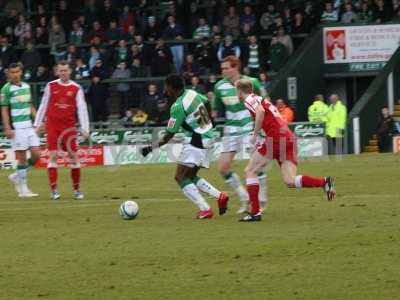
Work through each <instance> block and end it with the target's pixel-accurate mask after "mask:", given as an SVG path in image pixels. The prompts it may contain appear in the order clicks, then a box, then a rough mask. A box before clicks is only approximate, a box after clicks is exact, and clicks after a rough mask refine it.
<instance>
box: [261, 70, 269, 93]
mask: <svg viewBox="0 0 400 300" xmlns="http://www.w3.org/2000/svg"><path fill="white" fill-rule="evenodd" d="M259 80H260V83H261V87H262V88H264V90H265V91H266V92H267V94H268V92H269V89H270V86H271V80H269V76H268V74H267V72H261V73H260V75H259Z"/></svg>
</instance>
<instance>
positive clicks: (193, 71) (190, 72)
mask: <svg viewBox="0 0 400 300" xmlns="http://www.w3.org/2000/svg"><path fill="white" fill-rule="evenodd" d="M199 74H200V67H199V65H198V64H197V63H196V62H195V61H194V57H193V54H191V53H189V54H187V55H186V59H185V63H184V64H183V67H182V75H183V77H184V78H185V81H186V82H188V81H189V80H190V78H191V77H193V76H196V75H199Z"/></svg>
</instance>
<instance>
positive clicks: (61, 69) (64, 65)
mask: <svg viewBox="0 0 400 300" xmlns="http://www.w3.org/2000/svg"><path fill="white" fill-rule="evenodd" d="M71 72H72V71H71V67H70V65H69V63H68V62H67V61H65V60H62V61H59V62H58V63H57V76H58V77H59V78H60V79H61V81H68V80H69V79H70V78H71Z"/></svg>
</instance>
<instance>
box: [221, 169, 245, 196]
mask: <svg viewBox="0 0 400 300" xmlns="http://www.w3.org/2000/svg"><path fill="white" fill-rule="evenodd" d="M225 182H226V183H227V184H229V185H230V186H231V187H232V189H233V190H234V191H235V192H236V194H238V196H239V198H240V201H243V202H248V201H249V194H248V193H247V191H246V189H245V188H244V187H243V185H242V183H241V182H240V178H239V175H238V174H236V173H232V174H231V176H230V177H229V178H227V179H226V180H225Z"/></svg>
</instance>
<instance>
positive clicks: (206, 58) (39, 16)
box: [0, 0, 400, 124]
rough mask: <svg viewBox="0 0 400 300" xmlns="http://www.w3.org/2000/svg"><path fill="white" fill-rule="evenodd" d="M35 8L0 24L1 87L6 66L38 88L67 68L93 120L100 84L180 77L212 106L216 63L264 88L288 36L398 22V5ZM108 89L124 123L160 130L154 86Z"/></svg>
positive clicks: (102, 92)
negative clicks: (15, 65) (18, 69)
mask: <svg viewBox="0 0 400 300" xmlns="http://www.w3.org/2000/svg"><path fill="white" fill-rule="evenodd" d="M28 2H29V1H28ZM33 2H34V7H32V9H33V12H34V13H33V14H29V15H27V14H22V13H19V12H17V11H16V10H10V11H6V13H5V14H4V15H2V17H0V83H4V82H5V80H6V76H5V74H4V69H5V68H6V67H7V65H8V64H9V63H11V62H15V61H20V62H21V63H22V64H23V66H24V79H25V80H26V81H31V82H42V81H48V80H51V79H54V78H55V74H54V71H53V66H54V64H55V63H56V62H57V61H60V60H67V61H68V62H70V64H71V65H72V67H73V70H74V78H75V79H77V80H85V79H86V80H90V81H91V84H90V85H89V86H87V87H86V90H85V91H86V93H87V95H88V100H89V102H90V103H91V106H92V110H93V114H92V115H93V117H94V120H95V121H100V120H106V119H107V118H108V114H109V109H108V105H107V101H108V98H109V93H110V91H109V90H110V89H109V87H110V86H109V84H106V83H104V82H103V81H104V80H105V79H108V78H115V79H130V78H143V77H149V76H155V77H162V76H165V75H167V74H169V73H171V72H178V73H181V74H182V75H183V76H184V77H185V79H186V80H187V83H188V85H189V86H190V87H192V88H194V89H196V90H197V91H199V92H202V93H205V94H207V93H208V94H209V96H210V97H212V90H213V84H214V83H215V82H216V80H217V77H216V76H215V74H218V73H219V62H220V61H221V60H222V59H223V58H224V57H226V56H228V55H235V56H238V57H240V59H241V61H242V65H243V67H244V69H243V72H244V73H245V74H252V75H256V76H259V77H260V79H261V80H262V83H263V85H264V86H265V87H267V89H268V85H269V78H268V75H267V73H266V72H271V71H273V72H274V71H279V69H280V68H281V67H282V66H283V65H284V64H285V62H286V61H287V59H288V57H289V56H290V55H291V54H292V53H293V51H294V48H295V45H294V41H293V37H294V36H296V35H299V34H307V33H309V32H310V31H311V30H312V29H313V28H315V26H317V25H318V24H320V23H332V22H343V23H369V22H374V23H384V22H387V21H390V20H392V19H394V18H398V17H399V16H400V13H399V11H400V10H399V2H398V1H395V0H393V1H383V0H375V1H372V0H356V1H351V0H336V1H332V2H326V3H325V2H322V1H321V2H319V1H308V2H304V3H303V4H302V5H301V6H294V5H292V4H291V2H292V1H289V0H275V1H258V2H259V3H257V1H218V0H204V1H175V2H174V3H169V2H168V1H145V0H141V1H134V0H131V1H129V0H119V1H112V0H101V1H96V0H87V1H66V0H59V1H33ZM170 2H173V1H170ZM297 2H299V1H297ZM154 5H157V6H158V8H157V9H154V8H153V9H152V7H154ZM160 7H164V8H165V9H159V8H160ZM50 11H51V12H53V13H50ZM264 36H267V38H263V37H264ZM188 39H191V41H190V42H188V41H187V40H188ZM205 78H207V79H205ZM112 87H113V91H114V92H116V93H117V95H118V98H119V99H120V112H119V113H120V117H121V118H130V114H131V111H130V109H131V108H135V109H136V110H138V111H139V115H141V114H142V113H143V114H145V115H146V117H144V118H139V119H138V123H139V124H140V123H141V120H143V119H146V120H152V121H154V122H155V123H160V122H161V123H162V122H165V120H166V118H165V115H164V113H165V111H166V109H165V107H166V106H168V104H167V103H165V99H164V97H162V95H161V94H160V87H159V86H158V85H157V83H153V82H151V83H150V84H149V83H148V82H145V81H142V82H125V83H118V84H115V85H112Z"/></svg>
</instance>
